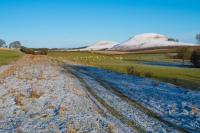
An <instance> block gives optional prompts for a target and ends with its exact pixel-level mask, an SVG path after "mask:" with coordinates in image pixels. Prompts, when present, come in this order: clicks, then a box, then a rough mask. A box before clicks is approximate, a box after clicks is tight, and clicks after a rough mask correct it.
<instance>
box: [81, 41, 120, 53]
mask: <svg viewBox="0 0 200 133" xmlns="http://www.w3.org/2000/svg"><path fill="white" fill-rule="evenodd" d="M116 44H118V43H117V42H112V41H99V42H96V43H94V44H92V45H90V46H88V47H87V48H84V49H81V51H91V50H105V49H110V48H112V47H113V46H115V45H116Z"/></svg>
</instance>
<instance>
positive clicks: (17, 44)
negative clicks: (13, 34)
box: [0, 39, 22, 49]
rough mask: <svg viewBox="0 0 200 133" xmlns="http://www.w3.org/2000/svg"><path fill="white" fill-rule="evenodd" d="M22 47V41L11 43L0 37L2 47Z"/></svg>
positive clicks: (0, 46)
mask: <svg viewBox="0 0 200 133" xmlns="http://www.w3.org/2000/svg"><path fill="white" fill-rule="evenodd" d="M21 47H22V44H21V42H20V41H13V42H11V43H10V44H8V45H7V44H6V41H5V40H3V39H0V48H16V49H19V48H21Z"/></svg>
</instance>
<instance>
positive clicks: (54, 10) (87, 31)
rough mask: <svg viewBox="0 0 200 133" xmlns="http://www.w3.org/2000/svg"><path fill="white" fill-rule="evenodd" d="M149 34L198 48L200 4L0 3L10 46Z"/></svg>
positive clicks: (150, 0) (187, 0)
mask: <svg viewBox="0 0 200 133" xmlns="http://www.w3.org/2000/svg"><path fill="white" fill-rule="evenodd" d="M146 32H153V33H160V34H164V35H167V36H170V37H174V38H177V39H179V40H180V41H184V42H193V43H194V42H195V39H194V38H195V34H196V33H199V32H200V0H0V38H2V39H5V40H6V41H7V42H8V43H9V42H10V41H14V40H19V41H21V42H23V43H24V45H26V46H28V47H65V48H68V47H78V46H84V45H87V44H88V43H92V42H95V41H99V40H111V41H117V42H122V41H125V40H127V39H128V38H130V37H132V36H134V35H136V34H140V33H146Z"/></svg>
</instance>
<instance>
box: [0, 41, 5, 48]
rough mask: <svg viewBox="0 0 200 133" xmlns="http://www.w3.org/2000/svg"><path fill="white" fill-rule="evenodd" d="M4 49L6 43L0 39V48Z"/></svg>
mask: <svg viewBox="0 0 200 133" xmlns="http://www.w3.org/2000/svg"><path fill="white" fill-rule="evenodd" d="M2 47H3V48H4V47H6V41H5V40H3V39H0V48H2Z"/></svg>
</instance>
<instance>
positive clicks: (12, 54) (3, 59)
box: [0, 48, 23, 66]
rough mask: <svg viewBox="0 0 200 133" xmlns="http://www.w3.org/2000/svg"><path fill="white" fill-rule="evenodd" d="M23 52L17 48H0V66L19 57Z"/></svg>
mask: <svg viewBox="0 0 200 133" xmlns="http://www.w3.org/2000/svg"><path fill="white" fill-rule="evenodd" d="M22 55H23V54H22V53H21V52H19V51H17V50H8V49H1V48H0V66H1V65H5V64H8V63H10V62H11V61H14V60H16V59H18V58H20V57H21V56H22Z"/></svg>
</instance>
